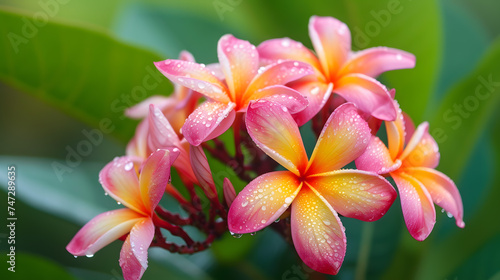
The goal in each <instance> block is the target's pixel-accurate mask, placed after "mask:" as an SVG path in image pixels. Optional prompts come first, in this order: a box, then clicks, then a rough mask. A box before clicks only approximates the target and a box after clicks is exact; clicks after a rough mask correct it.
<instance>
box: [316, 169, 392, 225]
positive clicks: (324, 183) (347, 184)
mask: <svg viewBox="0 0 500 280" xmlns="http://www.w3.org/2000/svg"><path fill="white" fill-rule="evenodd" d="M306 183H307V184H310V185H311V186H312V187H313V188H314V189H316V190H317V191H318V192H319V193H320V194H321V196H323V197H324V198H325V199H326V201H328V203H330V205H331V206H332V207H333V209H335V211H337V212H338V213H340V214H341V215H343V216H346V217H349V218H356V219H359V220H362V221H368V222H371V221H375V220H378V219H380V218H381V217H382V216H384V214H385V213H386V212H387V210H388V209H389V207H391V205H392V203H393V202H394V200H395V199H396V196H397V194H396V191H395V190H394V188H393V187H392V185H391V184H390V183H389V182H388V181H387V180H385V179H384V178H383V177H381V176H378V175H377V174H374V173H372V172H367V171H361V170H339V171H333V172H330V173H325V174H323V175H320V176H314V177H309V178H307V181H306Z"/></svg>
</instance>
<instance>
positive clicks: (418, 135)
mask: <svg viewBox="0 0 500 280" xmlns="http://www.w3.org/2000/svg"><path fill="white" fill-rule="evenodd" d="M428 130H429V123H428V122H423V123H421V124H420V125H419V126H418V127H417V129H415V132H414V133H413V135H412V136H411V138H410V141H409V142H408V143H406V147H405V148H404V150H403V152H402V153H401V155H400V156H399V159H400V160H401V161H402V162H403V165H410V164H409V163H410V162H408V163H406V162H405V159H406V158H407V157H408V156H409V155H410V154H413V152H414V151H415V150H416V148H417V147H419V145H420V142H422V140H423V139H424V137H426V135H427V134H428ZM434 144H435V143H434ZM434 144H432V143H431V145H430V147H426V146H427V145H425V146H423V147H422V148H429V149H431V150H434V148H436V150H435V151H434V152H435V153H437V152H438V151H437V144H435V147H433V146H434ZM419 148H420V147H419ZM432 156H434V155H432ZM413 157H414V160H415V161H416V162H418V161H421V158H423V155H422V154H421V153H420V151H415V154H413ZM408 161H410V160H408ZM438 161H439V153H438Z"/></svg>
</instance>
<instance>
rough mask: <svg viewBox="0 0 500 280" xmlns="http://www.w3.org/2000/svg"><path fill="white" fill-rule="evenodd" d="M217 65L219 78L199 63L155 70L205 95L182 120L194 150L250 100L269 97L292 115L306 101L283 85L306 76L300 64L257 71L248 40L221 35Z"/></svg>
mask: <svg viewBox="0 0 500 280" xmlns="http://www.w3.org/2000/svg"><path fill="white" fill-rule="evenodd" d="M217 52H218V56H219V64H220V68H221V69H222V73H223V74H224V76H225V80H224V81H222V80H221V79H220V78H218V75H217V73H215V72H214V71H212V70H210V69H209V68H208V67H205V65H202V64H197V63H194V62H188V61H182V60H172V59H168V60H165V61H161V62H156V63H155V65H156V67H157V68H158V69H159V70H160V71H161V72H162V73H163V74H164V75H165V76H166V77H167V78H169V79H170V80H171V81H172V82H174V83H177V84H180V85H182V86H185V87H188V88H190V89H192V90H195V91H198V92H200V93H201V94H203V95H205V96H206V97H207V98H208V100H207V101H206V102H205V103H203V104H201V105H200V106H199V107H198V108H197V109H196V110H195V111H194V112H193V113H192V114H191V115H190V116H189V117H188V118H187V120H186V122H185V123H184V126H183V127H182V134H183V135H184V137H185V138H186V139H187V141H188V142H189V143H190V144H191V145H194V146H198V145H200V144H201V143H202V142H204V141H207V140H210V139H213V138H215V137H217V136H219V135H220V134H222V133H223V132H225V131H226V130H227V129H228V128H229V127H230V126H231V125H232V123H233V121H234V118H235V114H236V112H244V111H245V110H246V108H247V106H248V104H249V102H250V101H252V100H257V99H261V98H268V97H270V96H275V100H276V101H280V100H278V99H281V101H280V102H284V103H285V104H286V105H287V106H289V107H290V108H289V109H290V110H291V111H293V112H298V111H300V110H303V109H304V108H305V107H306V106H307V100H306V99H305V98H304V97H303V96H302V95H301V94H300V93H298V92H297V91H295V90H292V89H290V88H288V87H285V86H283V85H284V84H286V83H289V82H291V81H294V80H297V79H299V78H302V77H304V76H306V75H309V74H312V73H313V70H312V69H311V67H310V66H309V65H308V64H306V63H303V62H297V61H282V62H280V63H274V64H271V65H269V66H267V67H265V68H261V69H259V54H258V53H257V50H256V48H255V46H253V45H252V44H250V43H249V42H248V41H244V40H240V39H237V38H235V37H233V36H232V35H224V36H222V38H221V39H220V40H219V43H218V49H217Z"/></svg>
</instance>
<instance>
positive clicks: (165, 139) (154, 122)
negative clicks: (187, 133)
mask: <svg viewBox="0 0 500 280" xmlns="http://www.w3.org/2000/svg"><path fill="white" fill-rule="evenodd" d="M148 122H149V135H148V145H149V149H150V150H151V151H156V150H157V149H162V148H168V147H179V146H180V140H179V136H177V134H176V133H175V131H174V129H173V128H172V126H171V125H170V123H169V121H168V120H167V118H166V117H165V115H163V113H162V112H161V111H160V109H159V108H157V107H155V106H154V105H153V104H151V105H150V106H149V115H148Z"/></svg>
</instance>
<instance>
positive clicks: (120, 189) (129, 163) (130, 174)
mask: <svg viewBox="0 0 500 280" xmlns="http://www.w3.org/2000/svg"><path fill="white" fill-rule="evenodd" d="M99 182H100V183H101V185H102V187H103V188H104V191H105V192H106V193H107V194H109V196H111V197H112V198H113V199H114V200H116V201H118V202H120V203H122V204H123V205H124V206H126V207H128V208H130V209H132V210H134V211H136V212H139V213H142V214H144V215H148V214H149V210H148V209H147V208H145V207H144V203H143V201H142V199H141V191H140V188H139V178H138V176H137V171H136V168H135V166H134V160H133V158H132V157H127V156H124V157H116V158H115V159H114V160H113V161H112V162H110V163H108V164H107V165H106V166H104V168H103V169H102V170H101V172H99Z"/></svg>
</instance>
